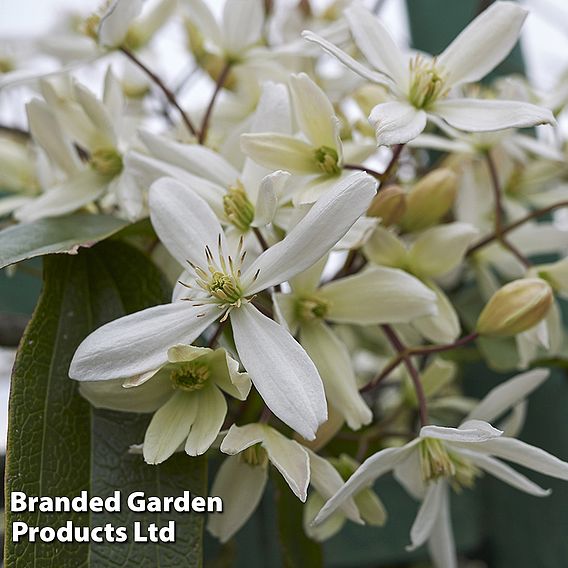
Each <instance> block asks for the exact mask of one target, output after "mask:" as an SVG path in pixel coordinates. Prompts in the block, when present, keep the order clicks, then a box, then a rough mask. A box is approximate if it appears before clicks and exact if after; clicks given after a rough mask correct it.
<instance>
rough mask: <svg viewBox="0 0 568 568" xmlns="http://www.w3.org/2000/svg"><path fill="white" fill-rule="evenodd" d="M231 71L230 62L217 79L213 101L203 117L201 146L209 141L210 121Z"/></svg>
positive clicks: (200, 135)
mask: <svg viewBox="0 0 568 568" xmlns="http://www.w3.org/2000/svg"><path fill="white" fill-rule="evenodd" d="M230 71H231V64H230V63H229V62H227V63H225V66H224V67H223V70H222V71H221V74H220V75H219V77H218V78H217V83H216V84H215V90H214V91H213V95H212V96H211V100H210V101H209V105H208V106H207V110H206V111H205V116H204V117H203V122H202V123H201V129H200V131H199V138H198V141H199V143H200V144H205V140H206V139H207V130H208V128H209V121H210V119H211V113H212V112H213V107H214V106H215V101H216V100H217V96H218V95H219V93H220V92H221V89H222V88H223V85H224V84H225V81H226V80H227V77H228V76H229V72H230Z"/></svg>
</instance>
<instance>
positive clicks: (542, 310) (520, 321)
mask: <svg viewBox="0 0 568 568" xmlns="http://www.w3.org/2000/svg"><path fill="white" fill-rule="evenodd" d="M553 298H554V297H553V294H552V288H551V287H550V285H549V284H548V283H547V282H545V281H544V280H542V279H541V278H522V279H520V280H515V281H513V282H509V283H508V284H505V286H503V287H502V288H500V289H499V290H497V292H495V294H493V296H492V297H491V299H490V300H489V302H487V304H486V305H485V308H483V311H482V312H481V315H480V316H479V319H478V320H477V326H476V330H477V332H478V333H479V334H480V335H493V336H498V337H508V336H511V335H517V334H518V333H522V332H523V331H526V330H527V329H530V328H531V327H534V326H535V325H536V324H537V323H538V322H540V321H541V320H542V319H543V318H544V317H545V316H546V314H547V313H548V310H549V308H550V306H551V305H552V301H553Z"/></svg>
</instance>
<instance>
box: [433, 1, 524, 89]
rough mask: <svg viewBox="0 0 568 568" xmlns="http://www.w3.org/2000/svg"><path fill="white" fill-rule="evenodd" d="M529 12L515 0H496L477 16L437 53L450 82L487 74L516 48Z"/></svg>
mask: <svg viewBox="0 0 568 568" xmlns="http://www.w3.org/2000/svg"><path fill="white" fill-rule="evenodd" d="M527 14H528V11H527V10H525V9H524V8H522V7H521V6H519V5H518V4H516V3H514V2H495V4H493V5H492V6H490V7H489V8H488V9H487V10H484V11H483V12H482V13H481V14H480V15H479V16H477V18H475V20H473V21H472V22H471V23H470V24H469V25H468V26H467V27H466V28H465V29H464V30H463V31H462V32H461V33H460V34H459V35H458V36H457V37H456V39H454V41H452V43H451V44H450V45H449V46H448V47H447V48H446V49H445V50H444V52H443V53H442V54H440V56H439V57H438V63H439V65H440V68H441V69H442V70H443V71H444V72H445V73H447V74H448V78H447V81H448V83H449V84H451V85H456V84H459V83H471V82H473V81H479V79H482V78H483V77H485V75H487V73H489V72H490V71H491V70H492V69H494V68H495V67H496V66H497V65H498V64H499V63H501V61H503V59H505V57H506V56H507V55H508V54H509V52H510V51H511V49H513V46H514V45H515V43H517V40H518V39H519V36H520V33H521V27H522V25H523V23H524V21H525V18H526V17H527Z"/></svg>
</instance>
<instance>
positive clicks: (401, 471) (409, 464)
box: [393, 452, 427, 501]
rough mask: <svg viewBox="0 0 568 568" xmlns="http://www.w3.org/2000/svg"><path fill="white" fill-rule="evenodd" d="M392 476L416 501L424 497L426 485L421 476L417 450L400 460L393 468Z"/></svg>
mask: <svg viewBox="0 0 568 568" xmlns="http://www.w3.org/2000/svg"><path fill="white" fill-rule="evenodd" d="M393 476H394V478H395V479H396V480H397V481H398V482H399V483H400V484H401V485H402V486H403V487H404V489H405V491H406V492H407V493H408V494H409V495H411V496H412V497H414V499H416V500H417V501H422V500H423V499H424V496H425V495H426V489H427V485H426V484H425V482H424V479H423V478H422V472H421V468H420V454H419V453H418V452H411V453H410V454H409V455H408V456H407V457H406V458H405V459H404V460H402V461H401V462H400V463H399V464H398V465H397V466H396V467H395V468H394V471H393Z"/></svg>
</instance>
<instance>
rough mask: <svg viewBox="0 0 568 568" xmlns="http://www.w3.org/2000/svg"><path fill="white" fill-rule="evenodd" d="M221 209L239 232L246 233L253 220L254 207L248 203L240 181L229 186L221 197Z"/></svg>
mask: <svg viewBox="0 0 568 568" xmlns="http://www.w3.org/2000/svg"><path fill="white" fill-rule="evenodd" d="M223 208H224V209H225V215H226V216H227V219H229V221H230V222H231V223H232V224H233V225H234V226H235V227H236V228H237V229H239V231H241V232H243V233H246V232H247V231H248V230H249V228H250V224H251V223H252V221H253V219H254V205H253V204H252V203H251V202H250V201H249V198H248V197H247V194H246V191H245V188H244V187H243V184H242V183H241V182H240V180H237V183H236V185H233V186H230V187H229V189H228V190H227V193H226V194H225V196H224V197H223Z"/></svg>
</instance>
